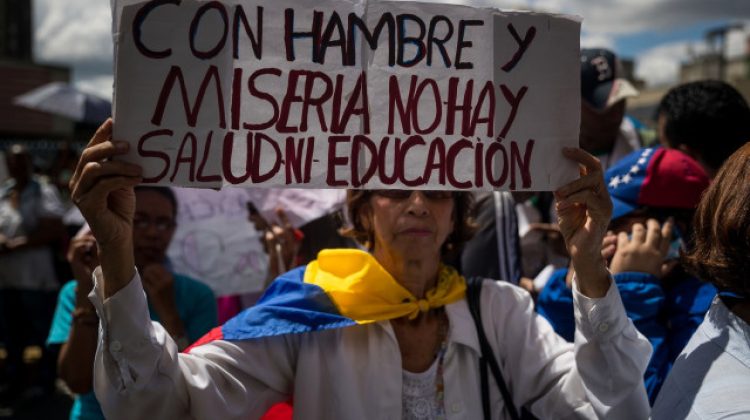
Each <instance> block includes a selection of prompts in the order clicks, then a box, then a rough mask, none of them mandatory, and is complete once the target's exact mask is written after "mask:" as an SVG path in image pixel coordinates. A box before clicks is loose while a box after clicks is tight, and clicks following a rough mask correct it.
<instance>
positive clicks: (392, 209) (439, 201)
mask: <svg viewBox="0 0 750 420" xmlns="http://www.w3.org/2000/svg"><path fill="white" fill-rule="evenodd" d="M453 206H454V198H453V194H452V193H451V192H450V191H408V190H380V191H376V192H374V193H373V194H372V195H371V196H370V201H369V206H365V207H364V208H363V209H362V212H363V214H362V218H361V220H362V223H363V225H364V228H365V229H368V230H370V231H372V232H373V234H374V235H373V236H374V239H375V243H374V247H373V252H374V254H375V256H376V258H377V257H378V256H379V255H394V254H395V255H397V256H399V257H401V258H406V259H409V258H410V257H412V258H423V257H431V258H438V259H439V258H440V249H441V247H442V245H443V243H445V240H446V239H447V238H448V236H449V235H450V234H451V232H452V231H453V211H454V209H453Z"/></svg>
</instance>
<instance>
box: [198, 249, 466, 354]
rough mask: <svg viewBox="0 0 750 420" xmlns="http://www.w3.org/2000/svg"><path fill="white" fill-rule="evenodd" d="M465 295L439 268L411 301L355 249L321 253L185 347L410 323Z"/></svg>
mask: <svg viewBox="0 0 750 420" xmlns="http://www.w3.org/2000/svg"><path fill="white" fill-rule="evenodd" d="M465 292H466V281H465V280H464V278H463V277H462V276H461V275H460V274H458V272H456V270H454V269H453V268H451V267H448V266H446V265H442V266H441V267H440V273H439V278H438V282H437V285H436V287H435V288H434V289H432V290H430V291H428V292H427V294H426V296H425V298H424V299H417V298H416V297H415V296H414V295H412V294H411V292H409V291H408V290H407V289H406V288H404V287H403V286H401V284H399V283H398V282H397V281H396V280H395V279H394V278H393V277H392V276H391V275H390V274H389V273H388V272H387V271H386V270H385V269H384V268H383V267H382V266H381V265H380V264H379V263H378V262H377V260H375V258H374V257H373V256H372V255H370V254H369V253H367V252H364V251H360V250H356V249H330V250H324V251H321V252H320V254H318V259H317V260H315V261H313V262H311V263H310V264H308V265H307V266H306V267H300V268H297V269H294V270H292V271H290V272H288V273H286V274H283V275H281V276H280V277H278V278H277V279H276V280H274V281H273V283H271V285H270V286H269V287H268V289H267V290H266V292H265V293H264V294H263V296H262V297H261V298H260V300H259V301H258V303H257V304H256V305H255V306H253V307H250V308H247V309H245V310H244V311H243V312H241V313H239V314H238V315H237V316H235V317H234V318H232V319H230V320H229V321H227V322H226V323H225V324H224V325H223V326H221V327H218V328H215V329H214V330H212V331H211V332H209V333H208V334H207V335H206V336H205V337H203V338H201V339H200V340H198V342H196V343H195V344H194V345H193V346H191V347H194V346H196V345H200V344H204V343H206V342H209V341H213V340H217V339H218V340H247V339H253V338H261V337H270V336H276V335H283V334H295V333H305V332H310V331H320V330H327V329H335V328H343V327H348V326H352V325H359V324H367V323H371V322H377V321H384V320H389V319H395V318H400V317H403V316H407V317H409V318H411V319H413V318H416V317H417V316H418V315H419V313H420V312H427V311H428V310H430V309H432V308H439V307H442V306H444V305H446V304H449V303H452V302H455V301H457V300H459V299H461V298H463V297H464V294H465ZM188 350H189V349H188Z"/></svg>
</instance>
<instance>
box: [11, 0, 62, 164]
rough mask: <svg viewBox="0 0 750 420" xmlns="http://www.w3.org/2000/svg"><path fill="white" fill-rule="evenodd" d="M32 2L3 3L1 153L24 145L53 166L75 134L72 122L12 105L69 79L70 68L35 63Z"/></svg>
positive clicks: (24, 0) (27, 0) (13, 1)
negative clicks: (17, 99)
mask: <svg viewBox="0 0 750 420" xmlns="http://www.w3.org/2000/svg"><path fill="white" fill-rule="evenodd" d="M32 7H33V1H31V0H0V152H1V151H2V150H4V149H5V148H7V147H8V146H9V145H10V144H12V143H15V142H22V143H25V144H26V145H27V147H28V148H29V150H31V151H32V153H34V154H35V158H37V157H38V158H39V162H35V164H38V166H46V165H48V164H51V162H50V161H51V160H52V159H54V158H53V156H54V153H55V151H56V150H57V148H58V147H59V145H60V143H64V142H63V141H64V140H68V139H70V138H71V137H72V135H73V133H74V128H75V125H74V123H73V122H71V121H69V120H67V119H65V118H61V117H56V116H53V115H51V114H48V113H44V112H39V111H33V110H29V109H26V108H23V107H19V106H15V105H13V102H12V101H13V98H15V97H16V96H19V95H22V94H24V93H26V92H28V91H30V90H32V89H34V88H37V87H39V86H42V85H45V84H47V83H50V82H55V81H64V82H68V81H69V80H70V69H69V68H67V67H63V66H49V65H40V64H37V63H35V62H34V61H33V44H34V42H33V22H32V15H33V13H32Z"/></svg>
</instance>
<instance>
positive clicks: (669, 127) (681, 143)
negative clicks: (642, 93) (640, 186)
mask: <svg viewBox="0 0 750 420" xmlns="http://www.w3.org/2000/svg"><path fill="white" fill-rule="evenodd" d="M656 114H657V121H658V131H659V141H660V142H661V144H662V145H663V146H664V147H669V148H674V149H678V150H680V151H682V152H683V153H685V154H687V155H688V156H690V157H692V158H693V159H695V160H696V161H697V162H698V163H700V164H701V166H703V169H705V171H706V173H708V175H709V176H710V177H713V176H714V175H715V174H716V172H717V171H718V170H719V168H720V167H721V165H722V163H724V161H725V160H726V159H727V158H729V156H730V155H731V154H732V153H734V152H735V151H736V150H737V149H739V148H740V147H742V145H744V144H745V143H746V142H748V141H750V107H748V104H747V101H745V98H743V97H742V94H740V93H739V92H738V91H737V89H735V88H733V87H732V86H731V85H729V84H728V83H725V82H722V81H719V80H702V81H697V82H691V83H685V84H682V85H679V86H676V87H674V88H672V89H671V90H670V91H669V92H667V94H666V95H664V97H663V98H662V100H661V102H660V103H659V106H658V108H657V110H656Z"/></svg>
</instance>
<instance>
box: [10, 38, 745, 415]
mask: <svg viewBox="0 0 750 420" xmlns="http://www.w3.org/2000/svg"><path fill="white" fill-rule="evenodd" d="M637 94H638V92H637V91H636V89H635V88H634V87H633V86H632V85H631V84H630V83H628V82H627V81H626V80H625V79H623V78H621V77H620V75H619V67H618V62H617V57H616V56H615V54H614V53H613V52H611V51H609V50H606V49H601V48H597V49H584V50H582V51H581V131H580V149H578V148H576V149H566V150H565V151H564V153H563V155H562V156H560V159H561V160H562V159H569V160H571V161H573V162H575V163H576V164H578V165H579V166H580V168H581V177H580V178H579V179H577V180H575V181H572V182H571V183H569V184H566V185H565V186H562V187H561V188H559V189H558V190H557V191H555V192H460V191H422V190H414V191H412V190H352V191H348V194H347V201H346V209H345V215H344V217H343V218H339V217H337V216H336V215H327V216H324V217H322V218H320V219H318V220H315V221H313V222H310V223H308V224H306V225H304V226H302V227H301V228H299V229H296V228H294V227H293V226H292V225H291V224H290V223H289V221H288V220H287V217H286V215H285V212H284V210H283V209H279V210H278V211H277V216H278V217H277V220H275V221H273V220H272V221H267V220H265V219H264V218H263V217H262V216H260V215H259V214H258V213H257V211H255V210H254V209H255V206H254V205H253V204H252V203H250V204H249V206H248V209H249V210H250V211H249V216H248V223H251V224H253V226H254V227H255V228H256V229H258V230H259V231H262V232H264V235H263V236H262V240H263V243H264V249H265V250H266V253H267V254H268V258H269V262H270V264H269V270H268V271H269V272H268V276H267V278H268V281H267V282H266V284H265V290H264V293H263V294H262V296H261V297H260V298H259V299H257V296H255V297H253V298H252V299H247V298H246V297H245V298H244V299H243V297H242V296H215V294H214V292H213V291H212V290H211V289H210V288H209V287H208V286H206V285H205V284H204V283H203V282H202V281H201V280H202V279H193V278H190V277H187V276H185V275H182V274H180V273H179V270H178V268H177V267H173V266H172V264H171V262H170V261H169V258H168V257H167V249H168V247H169V244H170V241H171V239H172V237H173V235H174V232H175V229H176V228H177V225H176V220H177V217H176V216H177V210H178V208H179V206H178V203H177V200H176V198H175V195H174V193H173V192H172V191H171V190H170V189H169V188H165V187H154V186H146V185H139V184H140V183H141V178H140V175H141V169H140V167H138V166H137V165H132V164H127V163H123V162H121V161H117V160H112V159H110V158H112V157H115V156H117V155H120V154H123V153H125V152H126V151H127V143H123V142H118V141H114V140H113V139H112V138H111V129H112V122H111V121H107V122H105V123H104V124H103V125H102V126H101V127H100V128H99V130H98V131H97V133H96V134H95V135H94V136H93V138H92V140H91V142H90V143H89V145H88V146H87V147H86V149H85V150H84V151H83V153H82V155H81V156H80V160H79V162H78V165H77V167H76V169H75V172H74V173H73V174H72V178H71V180H70V185H69V187H70V190H69V191H66V192H65V196H66V197H70V201H71V202H73V203H75V206H76V207H75V208H76V209H78V210H79V211H80V212H81V214H82V216H83V219H85V221H86V223H85V224H83V225H82V226H78V225H76V224H75V223H73V224H70V223H68V224H66V223H63V217H64V215H65V213H66V211H68V207H70V205H66V204H65V200H64V199H63V198H61V194H60V192H59V191H58V189H57V188H56V187H55V186H54V185H53V184H54V183H52V182H49V181H48V180H46V179H44V178H43V177H39V176H36V175H35V174H34V169H33V165H32V160H31V156H30V154H29V153H28V151H27V150H25V149H24V148H23V147H21V146H13V147H11V148H10V149H8V150H6V151H5V155H6V160H7V167H8V173H9V179H7V180H6V181H5V182H4V183H3V184H2V186H0V267H1V268H2V269H1V270H0V310H1V311H2V314H3V317H2V322H0V342H1V343H2V346H3V348H4V349H5V353H6V356H5V358H4V363H3V365H2V366H1V368H2V370H1V371H0V380H1V381H2V383H1V384H0V397H2V398H1V399H0V403H2V405H3V406H4V407H6V408H7V409H10V410H12V409H14V408H15V409H18V407H19V406H20V402H21V401H39V398H43V396H44V395H47V394H50V393H53V392H59V390H56V388H63V389H64V390H66V391H67V392H69V393H70V395H72V397H73V399H74V402H73V405H72V408H71V410H70V413H69V416H70V418H71V419H101V418H105V417H106V418H165V419H167V418H169V419H171V418H201V419H213V418H242V419H247V418H263V417H265V418H291V416H295V417H296V418H403V419H444V418H445V419H447V418H467V419H475V418H477V419H478V418H510V419H517V418H528V419H533V418H539V419H548V418H562V417H576V418H578V417H581V418H648V417H649V416H651V417H653V418H655V419H672V418H696V419H698V418H700V419H708V418H719V417H721V418H723V417H729V416H731V415H736V416H738V417H742V416H749V417H750V399H748V398H747V397H746V396H745V395H744V392H745V391H744V390H745V389H747V387H748V385H750V358H749V356H748V355H750V341H748V337H750V326H749V325H748V324H749V323H750V301H749V300H748V294H749V293H750V282H749V281H748V280H747V277H746V276H747V272H748V271H749V270H750V258H749V256H750V210H749V208H748V203H750V200H749V198H750V145H748V141H750V107H748V104H747V102H746V101H745V99H744V98H743V97H742V95H741V94H740V93H739V92H737V91H736V90H735V89H734V88H733V87H732V86H730V85H729V84H726V83H724V82H720V81H698V82H691V83H687V84H683V85H679V86H677V87H675V88H673V89H671V90H670V91H669V92H668V93H667V94H666V95H665V96H664V97H663V98H662V100H661V102H660V103H659V106H658V107H657V110H656V114H655V116H654V119H655V121H657V123H658V126H657V132H658V143H657V144H650V145H645V144H643V142H642V140H641V137H640V136H639V132H638V129H637V128H636V127H637V126H638V123H637V122H636V121H634V120H633V119H632V118H631V117H629V116H628V115H627V112H626V111H627V99H628V98H629V97H632V96H635V95H637ZM83 219H76V220H80V221H81V222H83ZM340 219H342V220H340ZM30 346H35V347H36V348H39V349H41V354H40V356H39V358H38V362H37V366H36V368H35V371H34V372H33V374H31V373H30V372H29V371H28V363H26V362H25V361H24V352H25V351H27V350H28V348H29V347H30ZM35 399H36V400H35ZM11 413H12V411H11ZM0 414H2V413H0ZM65 415H66V416H67V414H65Z"/></svg>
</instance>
